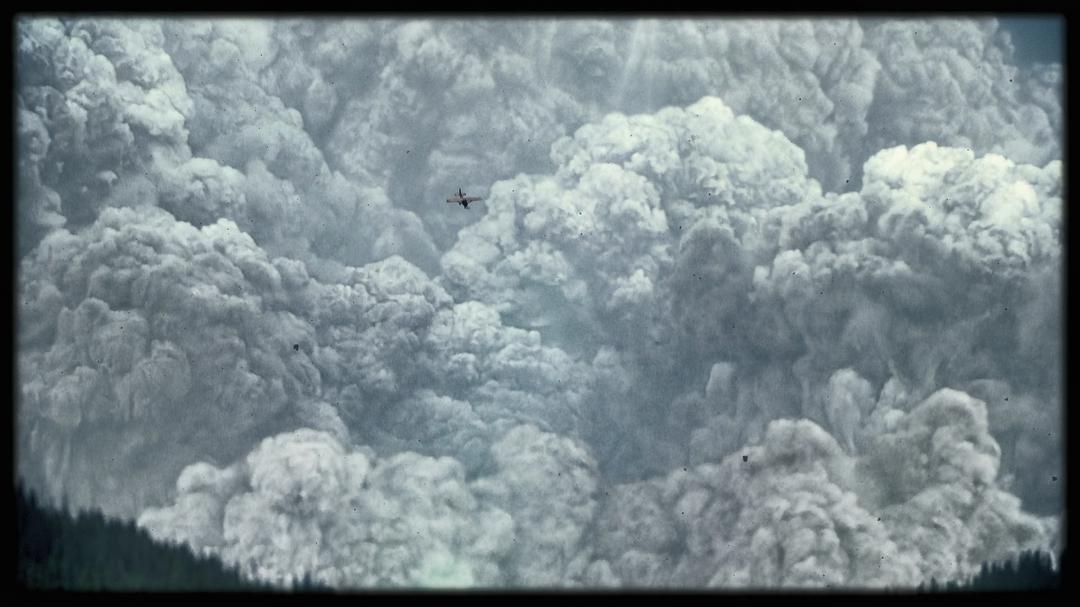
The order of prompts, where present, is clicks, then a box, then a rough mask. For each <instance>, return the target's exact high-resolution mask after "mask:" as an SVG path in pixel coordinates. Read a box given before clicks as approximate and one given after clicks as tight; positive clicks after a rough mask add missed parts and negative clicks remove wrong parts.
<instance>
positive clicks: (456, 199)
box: [446, 198, 461, 204]
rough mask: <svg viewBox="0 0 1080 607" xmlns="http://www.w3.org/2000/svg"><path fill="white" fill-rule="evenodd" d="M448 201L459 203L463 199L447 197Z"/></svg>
mask: <svg viewBox="0 0 1080 607" xmlns="http://www.w3.org/2000/svg"><path fill="white" fill-rule="evenodd" d="M446 202H449V203H450V204H458V203H459V202H461V199H460V198H447V199H446Z"/></svg>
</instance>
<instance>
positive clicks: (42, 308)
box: [15, 18, 1064, 588]
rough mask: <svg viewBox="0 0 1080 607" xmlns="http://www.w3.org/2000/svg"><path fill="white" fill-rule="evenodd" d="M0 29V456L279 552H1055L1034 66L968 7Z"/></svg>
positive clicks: (290, 577) (735, 582)
mask: <svg viewBox="0 0 1080 607" xmlns="http://www.w3.org/2000/svg"><path fill="white" fill-rule="evenodd" d="M462 40H470V41H471V42H470V43H469V44H464V45H463V44H462V43H461V41H462ZM15 42H16V70H17V90H16V93H17V95H16V97H17V103H16V142H15V143H16V153H17V167H16V168H17V174H18V189H17V209H18V214H19V224H18V228H17V229H18V238H19V252H20V267H19V281H18V286H17V297H18V314H19V336H18V343H19V353H18V356H19V377H20V380H19V390H20V396H21V398H20V402H19V405H18V411H17V424H16V446H17V449H18V458H17V467H18V471H19V474H20V476H21V477H22V478H24V479H25V480H26V481H27V482H28V483H29V484H30V485H31V486H32V487H34V488H36V489H38V490H41V491H43V492H45V493H46V494H47V495H49V496H50V497H51V498H53V499H59V498H60V497H61V496H63V497H64V498H66V499H67V500H68V501H69V502H71V503H73V504H74V505H77V506H82V507H95V508H101V509H103V510H105V511H106V512H108V513H110V514H116V515H120V516H124V517H128V518H137V519H138V521H139V524H140V525H142V526H144V527H145V528H147V529H148V530H150V532H151V533H152V534H153V535H155V536H156V537H159V538H161V539H164V540H167V541H174V542H183V543H186V544H188V545H190V546H193V547H195V548H196V549H198V550H202V551H208V552H211V553H214V554H218V555H220V556H222V557H223V558H224V559H225V560H226V561H228V562H230V563H234V564H237V565H239V566H241V568H242V570H243V571H244V572H245V574H246V575H249V576H252V577H255V578H259V579H264V580H268V581H271V582H274V583H278V584H282V585H288V584H291V583H293V582H295V581H296V580H298V579H301V578H302V577H303V576H304V575H307V574H310V575H311V576H312V577H314V578H315V579H317V580H319V581H321V582H324V583H327V584H330V585H333V586H337V587H343V588H359V587H368V586H437V587H438V586H442V587H445V586H454V587H457V586H507V585H508V586H529V587H563V586H662V587H702V586H710V587H737V588H747V587H775V586H784V587H821V586H827V587H835V586H845V587H846V586H855V587H884V586H900V587H903V586H911V585H915V584H918V583H921V582H924V581H926V580H928V578H929V577H930V576H935V577H937V578H938V579H942V578H949V579H960V578H963V577H964V576H966V575H969V574H971V573H972V572H974V571H976V570H977V569H978V567H979V566H980V564H981V563H982V562H984V561H987V560H995V559H1003V558H1008V557H1009V556H1010V555H1013V554H1015V553H1016V552H1018V551H1020V550H1023V549H1028V548H1036V547H1049V548H1052V549H1055V550H1060V547H1061V544H1062V539H1061V537H1060V533H1059V529H1058V527H1059V525H1060V520H1059V517H1060V516H1061V515H1062V512H1063V503H1062V499H1063V498H1062V496H1063V493H1062V486H1063V482H1064V479H1063V454H1064V452H1063V449H1064V442H1063V440H1062V435H1061V432H1062V429H1061V424H1060V416H1061V412H1062V402H1061V396H1060V392H1059V388H1058V386H1059V385H1060V381H1061V379H1062V378H1061V373H1060V361H1061V349H1060V335H1061V320H1060V318H1061V310H1060V293H1061V286H1062V285H1061V279H1060V275H1059V274H1058V272H1059V271H1060V267H1061V253H1060V247H1061V236H1060V231H1061V227H1062V226H1061V212H1062V204H1063V191H1062V172H1063V169H1064V167H1063V165H1062V162H1061V160H1060V156H1061V149H1062V146H1063V140H1062V136H1061V135H1060V133H1061V126H1062V124H1063V114H1062V108H1061V94H1062V93H1061V82H1062V71H1061V66H1060V65H1058V64H1052V65H1037V66H1034V67H1032V68H1030V69H1020V68H1018V67H1016V66H1015V65H1013V62H1012V45H1011V41H1010V40H1009V37H1008V34H1006V33H1004V32H1001V31H999V29H998V25H997V23H996V22H995V21H994V20H993V19H986V20H952V19H950V20H945V19H932V20H893V21H886V20H868V21H860V20H825V19H821V20H809V21H798V20H781V21H768V20H694V21H692V22H690V21H686V22H680V21H669V20H639V21H631V20H611V21H597V20H560V21H547V22H541V21H524V20H522V21H498V20H493V21H486V22H482V21H475V20H454V19H440V20H431V21H421V20H413V21H402V20H391V19H364V20H347V19H346V20H337V19H335V20H328V19H327V20H323V19H311V20H275V21H264V20H255V19H250V20H249V19H243V20H241V19H234V20H229V19H226V20H207V19H172V20H154V19H139V20H116V19H67V18H64V19H52V18H49V19H44V18H26V19H20V20H19V21H18V22H17V26H16V41H15ZM459 186H460V187H462V188H463V189H465V190H466V191H468V192H469V193H470V194H478V195H481V196H484V198H485V201H484V204H482V205H478V206H477V207H472V208H470V210H469V212H463V211H462V210H461V209H459V208H457V207H451V205H445V204H442V203H441V198H443V197H445V195H446V193H447V192H448V191H451V190H454V189H456V188H457V187H459Z"/></svg>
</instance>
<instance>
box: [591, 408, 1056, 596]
mask: <svg viewBox="0 0 1080 607" xmlns="http://www.w3.org/2000/svg"><path fill="white" fill-rule="evenodd" d="M893 426H894V427H893V428H892V429H890V430H888V431H886V432H884V433H882V434H880V435H878V436H876V437H875V440H874V444H873V446H872V447H871V448H870V451H869V453H868V454H867V455H865V456H860V457H855V458H853V457H851V456H850V455H848V454H847V453H845V451H844V450H843V449H842V448H841V446H840V444H838V443H837V441H836V440H835V439H834V438H833V437H832V436H830V435H829V434H828V433H827V432H825V431H824V430H823V429H822V428H821V427H820V426H818V425H816V424H814V423H812V422H810V421H807V420H799V421H791V420H780V421H774V422H772V423H770V424H769V426H768V429H767V430H766V432H765V434H764V437H763V438H762V440H761V442H760V444H756V445H753V446H748V447H746V448H744V449H741V450H739V451H737V452H736V453H733V454H732V455H730V456H728V457H726V458H724V459H723V460H721V461H720V462H718V463H709V464H701V465H698V466H695V467H693V468H684V469H683V470H682V471H676V472H673V473H671V474H669V475H667V476H666V477H660V478H655V479H650V480H647V481H641V482H637V483H631V484H625V485H619V486H617V487H615V488H614V489H613V490H612V491H611V492H610V493H609V497H608V498H607V500H606V503H605V505H604V509H603V512H602V514H601V515H600V518H599V519H598V520H599V522H598V524H597V534H598V537H597V545H598V547H599V550H600V554H601V555H603V556H604V557H606V558H607V559H608V562H610V563H611V564H612V567H613V570H614V572H615V574H616V575H618V576H620V577H621V578H622V579H623V580H624V582H625V583H627V584H630V585H634V586H653V585H665V586H681V587H701V586H717V587H731V586H735V587H751V588H770V587H777V586H781V587H798V588H806V587H838V586H842V587H882V586H894V587H898V586H908V585H913V584H917V583H920V582H922V581H925V580H928V579H929V578H930V577H936V578H938V579H941V578H954V577H959V576H965V575H972V574H973V573H974V572H975V571H977V569H978V567H979V566H980V565H981V563H982V562H983V561H984V560H992V559H995V558H1000V555H1001V554H1006V553H1011V552H1013V551H1017V550H1024V549H1030V548H1035V547H1042V546H1046V545H1047V543H1048V541H1049V538H1050V537H1051V536H1052V535H1053V533H1054V532H1055V531H1056V527H1055V525H1056V523H1055V521H1054V520H1052V519H1046V520H1043V519H1039V518H1037V517H1034V516H1032V515H1030V514H1027V513H1024V512H1022V511H1021V509H1020V507H1019V503H1018V500H1017V499H1016V498H1015V497H1014V496H1012V495H1010V494H1008V493H1006V492H1004V491H1002V490H1001V489H1000V488H999V487H998V486H997V485H996V483H995V477H996V474H997V467H998V454H999V449H998V446H997V444H996V443H995V442H994V440H993V438H992V437H991V436H990V434H989V433H988V426H987V420H986V407H985V405H984V404H983V403H982V402H981V401H977V400H975V399H972V398H971V397H969V396H967V395H965V394H963V393H961V392H957V391H955V390H949V389H944V390H941V391H938V392H936V393H935V394H933V395H932V396H931V397H930V398H928V399H927V400H925V401H924V402H922V403H920V404H919V405H917V406H916V407H914V408H913V409H912V410H911V412H910V413H907V414H901V415H900V416H899V418H898V419H896V420H895V421H894V423H893Z"/></svg>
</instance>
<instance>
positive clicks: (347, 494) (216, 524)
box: [139, 429, 514, 588]
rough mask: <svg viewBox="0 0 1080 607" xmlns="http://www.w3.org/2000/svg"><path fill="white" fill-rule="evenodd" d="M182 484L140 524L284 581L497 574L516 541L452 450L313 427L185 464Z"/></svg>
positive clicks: (434, 579)
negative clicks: (392, 451)
mask: <svg viewBox="0 0 1080 607" xmlns="http://www.w3.org/2000/svg"><path fill="white" fill-rule="evenodd" d="M177 492H178V494H179V497H178V498H177V502H176V504H175V505H173V506H170V507H167V508H160V509H150V510H147V511H146V512H144V513H143V514H142V516H141V517H140V518H139V524H140V525H141V526H143V527H145V528H147V529H148V530H149V531H150V532H151V533H152V534H153V535H155V536H156V537H160V538H162V539H167V540H172V541H183V542H187V543H189V544H191V545H192V546H194V547H196V548H200V549H206V550H211V551H215V552H217V553H219V554H220V555H221V556H222V557H223V558H224V559H225V560H226V561H227V562H230V563H234V564H237V565H239V566H240V567H241V568H242V570H243V571H244V572H245V573H248V574H249V575H252V576H253V577H257V578H259V579H265V580H268V581H271V582H275V583H279V584H286V585H287V584H291V583H294V582H297V581H299V580H300V579H301V578H303V577H304V576H305V575H310V576H311V577H312V578H313V579H315V580H317V581H319V582H321V583H324V584H329V585H332V586H335V587H346V588H348V587H373V586H374V587H378V586H422V587H423V586H436V587H447V586H450V587H459V586H460V587H464V586H473V585H479V586H485V585H491V584H492V582H493V581H494V580H495V578H496V576H497V574H498V573H499V570H498V562H499V560H500V559H501V558H502V557H504V556H505V555H506V554H507V553H508V552H509V551H510V547H511V545H512V543H513V541H514V533H513V522H512V520H511V519H510V517H509V516H508V515H507V514H506V512H504V511H502V510H500V509H499V508H497V507H492V506H490V505H488V504H486V503H485V502H482V501H479V500H477V499H476V497H475V496H474V495H473V492H472V491H471V490H470V487H469V485H468V483H467V482H466V480H465V473H464V470H463V468H462V467H461V465H460V464H458V463H457V462H456V461H454V460H452V459H450V458H431V457H425V456H422V455H418V454H416V453H401V454H398V455H394V456H392V457H389V458H377V457H375V456H374V455H373V454H372V453H370V451H368V452H365V451H364V450H358V451H346V450H345V449H344V448H343V447H342V446H341V444H340V443H338V442H337V441H336V440H334V439H333V437H331V436H330V435H328V434H326V433H323V432H316V431H313V430H307V429H303V430H297V431H295V432H291V433H288V434H281V435H277V436H272V437H269V438H266V439H265V440H263V441H262V443H261V444H260V445H259V446H258V447H257V448H256V449H255V450H254V451H252V452H251V454H250V455H248V456H247V457H246V458H245V459H243V460H241V461H239V462H237V463H236V464H233V465H231V466H229V467H227V468H224V469H221V468H216V467H214V466H211V465H209V464H196V465H193V466H189V467H188V468H187V469H185V470H184V472H183V474H181V476H180V478H179V480H178V481H177Z"/></svg>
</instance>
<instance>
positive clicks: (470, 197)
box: [464, 196, 483, 202]
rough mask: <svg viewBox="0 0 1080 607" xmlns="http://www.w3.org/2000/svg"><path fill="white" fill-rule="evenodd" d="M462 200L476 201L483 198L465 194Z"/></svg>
mask: <svg viewBox="0 0 1080 607" xmlns="http://www.w3.org/2000/svg"><path fill="white" fill-rule="evenodd" d="M464 200H465V202H476V201H477V200H483V198H480V197H479V196H467V197H466V198H465V199H464Z"/></svg>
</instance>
